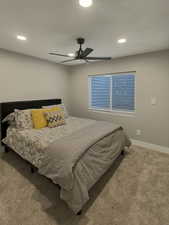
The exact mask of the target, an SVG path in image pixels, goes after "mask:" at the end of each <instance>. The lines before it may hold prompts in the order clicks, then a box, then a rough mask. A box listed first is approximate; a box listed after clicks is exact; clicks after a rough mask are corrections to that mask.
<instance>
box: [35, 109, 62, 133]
mask: <svg viewBox="0 0 169 225" xmlns="http://www.w3.org/2000/svg"><path fill="white" fill-rule="evenodd" d="M59 110H61V109H60V108H59V107H53V108H49V109H33V110H32V121H33V126H34V128H35V129H41V128H44V127H46V126H47V120H46V118H45V115H44V113H45V112H53V111H59Z"/></svg>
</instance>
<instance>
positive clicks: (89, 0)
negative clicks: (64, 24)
mask: <svg viewBox="0 0 169 225" xmlns="http://www.w3.org/2000/svg"><path fill="white" fill-rule="evenodd" d="M79 4H80V5H81V6H82V7H90V6H91V5H92V4H93V0H79Z"/></svg>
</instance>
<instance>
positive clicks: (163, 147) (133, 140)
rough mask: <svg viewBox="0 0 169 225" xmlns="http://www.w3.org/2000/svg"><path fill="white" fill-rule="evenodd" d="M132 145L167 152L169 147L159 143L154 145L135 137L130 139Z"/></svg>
mask: <svg viewBox="0 0 169 225" xmlns="http://www.w3.org/2000/svg"><path fill="white" fill-rule="evenodd" d="M131 141H132V144H133V145H137V146H140V147H143V148H148V149H151V150H155V151H158V152H163V153H168V154H169V148H168V147H165V146H161V145H155V144H151V143H148V142H143V141H139V140H135V139H131Z"/></svg>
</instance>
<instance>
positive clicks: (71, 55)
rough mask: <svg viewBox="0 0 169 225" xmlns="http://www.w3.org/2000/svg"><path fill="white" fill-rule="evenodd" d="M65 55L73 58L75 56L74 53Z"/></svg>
mask: <svg viewBox="0 0 169 225" xmlns="http://www.w3.org/2000/svg"><path fill="white" fill-rule="evenodd" d="M67 55H68V56H70V57H75V54H74V53H69V54H67Z"/></svg>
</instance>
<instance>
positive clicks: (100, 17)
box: [0, 0, 169, 62]
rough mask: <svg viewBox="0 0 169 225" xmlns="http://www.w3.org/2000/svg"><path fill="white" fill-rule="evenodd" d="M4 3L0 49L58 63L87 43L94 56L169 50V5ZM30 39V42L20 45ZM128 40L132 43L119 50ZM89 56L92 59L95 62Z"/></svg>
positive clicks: (137, 0)
mask: <svg viewBox="0 0 169 225" xmlns="http://www.w3.org/2000/svg"><path fill="white" fill-rule="evenodd" d="M93 2H94V4H93V6H92V7H90V8H82V7H80V6H79V4H78V0H12V1H11V0H0V48H4V49H8V50H12V51H16V52H19V53H24V54H27V55H31V56H35V57H38V58H43V59H47V60H51V61H55V62H60V61H62V60H64V59H65V58H64V57H55V56H50V55H48V52H50V51H51V50H57V51H58V52H59V53H63V54H67V53H70V52H74V51H75V50H76V49H77V48H78V45H77V44H76V42H75V39H76V38H77V37H80V36H82V37H85V38H86V45H85V46H84V47H86V46H88V47H91V48H94V49H95V51H94V53H92V55H93V56H112V57H121V56H127V55H132V54H138V53H143V52H150V51H156V50H161V49H168V48H169V0H93ZM17 34H23V35H25V36H27V38H28V40H27V41H26V42H21V41H19V40H17V39H16V35H17ZM121 37H124V38H127V40H128V42H127V43H125V44H122V45H119V44H117V39H119V38H121ZM92 55H91V56H92Z"/></svg>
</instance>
